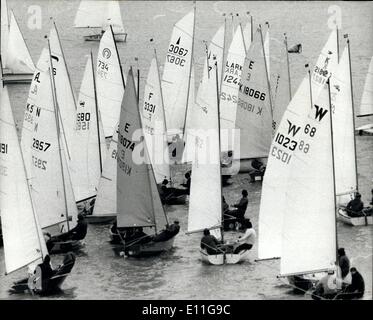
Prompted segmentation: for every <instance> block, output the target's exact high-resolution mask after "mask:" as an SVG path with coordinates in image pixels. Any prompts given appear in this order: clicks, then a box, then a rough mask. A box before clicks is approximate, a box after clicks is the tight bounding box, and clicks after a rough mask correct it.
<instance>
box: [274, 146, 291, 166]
mask: <svg viewBox="0 0 373 320" xmlns="http://www.w3.org/2000/svg"><path fill="white" fill-rule="evenodd" d="M271 155H272V156H273V157H275V158H276V159H279V160H281V161H282V162H283V163H286V164H289V162H290V159H291V154H288V153H287V152H285V151H283V150H281V149H278V148H277V147H276V146H273V147H272V150H271Z"/></svg>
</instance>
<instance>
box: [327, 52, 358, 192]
mask: <svg viewBox="0 0 373 320" xmlns="http://www.w3.org/2000/svg"><path fill="white" fill-rule="evenodd" d="M330 97H331V101H332V111H333V142H334V165H335V184H336V194H337V195H343V194H347V193H351V194H353V193H354V192H355V191H356V190H357V176H356V167H355V161H356V159H355V137H354V119H353V117H354V114H353V110H352V108H353V104H352V93H351V79H350V63H349V57H348V47H346V48H345V49H344V50H343V54H342V57H341V59H340V61H339V64H338V67H337V69H336V71H335V72H334V74H333V75H332V76H331V80H330Z"/></svg>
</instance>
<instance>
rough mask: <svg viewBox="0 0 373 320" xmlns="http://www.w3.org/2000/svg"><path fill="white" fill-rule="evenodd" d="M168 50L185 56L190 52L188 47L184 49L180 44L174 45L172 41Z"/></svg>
mask: <svg viewBox="0 0 373 320" xmlns="http://www.w3.org/2000/svg"><path fill="white" fill-rule="evenodd" d="M168 52H170V53H174V54H177V55H179V56H181V57H185V56H186V55H187V54H188V49H184V48H182V47H179V46H174V45H173V44H172V43H171V44H170V47H169V48H168Z"/></svg>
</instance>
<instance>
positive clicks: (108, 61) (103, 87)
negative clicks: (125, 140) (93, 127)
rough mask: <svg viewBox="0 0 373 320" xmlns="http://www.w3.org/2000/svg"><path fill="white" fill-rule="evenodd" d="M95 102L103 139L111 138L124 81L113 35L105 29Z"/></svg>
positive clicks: (97, 67) (97, 71)
mask: <svg viewBox="0 0 373 320" xmlns="http://www.w3.org/2000/svg"><path fill="white" fill-rule="evenodd" d="M96 81H97V102H98V107H99V109H100V112H101V117H102V124H103V126H104V133H105V137H111V136H112V134H113V132H114V130H115V129H116V127H115V126H116V125H117V124H118V121H119V114H120V106H121V103H122V99H123V93H124V79H123V76H122V70H121V65H120V59H119V56H118V51H117V47H116V44H115V42H114V35H113V32H112V31H111V29H110V28H109V29H107V30H106V31H105V33H104V35H103V36H102V38H101V41H100V47H99V49H98V54H97V65H96Z"/></svg>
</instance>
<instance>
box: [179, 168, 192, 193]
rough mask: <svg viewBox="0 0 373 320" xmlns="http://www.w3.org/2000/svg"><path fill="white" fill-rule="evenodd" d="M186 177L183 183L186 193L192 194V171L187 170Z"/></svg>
mask: <svg viewBox="0 0 373 320" xmlns="http://www.w3.org/2000/svg"><path fill="white" fill-rule="evenodd" d="M184 177H185V182H184V183H182V184H181V185H182V186H183V187H184V188H185V189H186V190H185V192H186V194H190V182H191V171H188V172H186V173H185V175H184Z"/></svg>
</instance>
